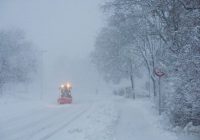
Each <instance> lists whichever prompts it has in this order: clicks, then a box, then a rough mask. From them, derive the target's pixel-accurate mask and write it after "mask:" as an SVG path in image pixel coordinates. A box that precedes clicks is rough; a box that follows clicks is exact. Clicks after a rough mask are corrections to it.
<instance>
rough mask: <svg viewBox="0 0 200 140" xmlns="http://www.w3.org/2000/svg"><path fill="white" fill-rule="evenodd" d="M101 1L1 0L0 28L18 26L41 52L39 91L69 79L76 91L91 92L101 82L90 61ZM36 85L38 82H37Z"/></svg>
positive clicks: (53, 89)
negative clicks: (41, 64) (40, 86)
mask: <svg viewBox="0 0 200 140" xmlns="http://www.w3.org/2000/svg"><path fill="white" fill-rule="evenodd" d="M101 3H102V0H10V1H8V0H1V1H0V21H1V22H0V28H1V29H16V28H20V29H21V30H24V31H25V33H26V38H28V40H30V41H31V42H32V43H33V44H34V46H35V47H37V48H38V49H39V50H41V51H42V56H41V57H42V59H43V62H42V63H43V66H42V70H41V71H40V74H41V75H40V78H39V80H38V82H40V83H41V84H42V89H43V92H44V93H45V94H46V92H47V91H50V90H51V91H56V90H57V88H58V86H59V84H61V83H62V82H64V81H71V82H72V83H73V86H74V90H75V91H76V92H80V91H84V92H95V91H96V89H97V88H98V87H99V86H100V85H99V84H100V83H101V84H103V82H102V81H101V79H100V76H99V75H98V74H97V72H96V70H95V68H93V66H92V64H91V63H90V59H89V55H90V52H91V51H92V50H93V46H94V42H95V37H96V35H97V34H98V32H99V30H100V28H101V27H102V24H103V23H102V17H101V11H100V8H99V6H100V4H101ZM38 84H39V83H38Z"/></svg>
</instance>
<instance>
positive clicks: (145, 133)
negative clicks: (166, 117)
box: [0, 95, 191, 140]
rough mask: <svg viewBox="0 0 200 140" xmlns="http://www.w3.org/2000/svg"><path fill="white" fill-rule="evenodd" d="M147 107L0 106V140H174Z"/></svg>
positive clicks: (108, 103) (116, 100)
mask: <svg viewBox="0 0 200 140" xmlns="http://www.w3.org/2000/svg"><path fill="white" fill-rule="evenodd" d="M88 97H89V96H88ZM150 104H151V103H150V102H148V101H147V100H145V99H137V100H136V101H133V100H128V99H124V98H121V97H112V96H102V95H101V96H100V95H98V96H96V95H95V96H91V97H90V98H88V99H86V100H81V99H80V100H77V101H75V102H74V103H73V104H71V105H57V104H55V103H52V104H51V103H48V104H46V103H42V102H34V101H32V102H24V103H16V104H15V105H11V104H1V107H0V111H1V114H0V140H66V139H68V140H149V139H152V140H178V138H177V136H176V135H175V134H174V133H172V132H168V131H166V130H163V128H162V125H161V124H160V121H159V120H158V116H157V115H156V114H155V112H154V110H153V109H152V108H151V105H150ZM186 140H191V139H186Z"/></svg>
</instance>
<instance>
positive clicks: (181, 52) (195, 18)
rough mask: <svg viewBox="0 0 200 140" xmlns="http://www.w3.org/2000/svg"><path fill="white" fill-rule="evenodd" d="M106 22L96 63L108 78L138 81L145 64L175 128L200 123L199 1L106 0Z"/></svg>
mask: <svg viewBox="0 0 200 140" xmlns="http://www.w3.org/2000/svg"><path fill="white" fill-rule="evenodd" d="M102 9H103V11H104V13H105V15H106V16H107V24H106V25H105V26H104V28H102V30H101V32H100V33H99V34H98V36H97V39H96V43H95V50H94V51H93V53H92V61H93V63H94V64H95V65H96V67H97V69H98V70H99V72H100V73H102V75H103V76H104V78H105V79H106V80H110V81H113V82H115V83H118V82H120V80H121V79H130V83H131V87H132V89H133V98H135V93H134V82H135V81H134V79H135V77H136V76H137V75H138V73H139V72H140V67H141V66H145V67H146V69H147V71H148V75H149V78H150V79H151V85H152V89H153V90H152V93H153V96H152V98H155V99H157V98H158V92H157V91H158V77H157V76H156V75H155V70H156V69H160V70H162V71H163V72H164V73H165V76H164V78H163V82H162V85H163V87H164V89H165V90H164V91H163V92H164V93H163V94H162V111H163V113H165V114H166V115H167V116H168V118H169V120H170V122H171V124H173V125H174V126H181V127H184V126H186V125H187V124H188V123H189V122H192V123H193V125H200V86H199V85H200V1H199V0H108V1H107V2H105V3H104V5H103V6H102Z"/></svg>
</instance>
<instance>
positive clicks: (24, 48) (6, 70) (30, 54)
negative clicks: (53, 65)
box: [0, 29, 38, 95]
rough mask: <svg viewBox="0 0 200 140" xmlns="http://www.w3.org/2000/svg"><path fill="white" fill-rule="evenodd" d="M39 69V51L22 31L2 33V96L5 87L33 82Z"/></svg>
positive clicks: (0, 51) (0, 68)
mask: <svg viewBox="0 0 200 140" xmlns="http://www.w3.org/2000/svg"><path fill="white" fill-rule="evenodd" d="M37 68H38V51H37V49H36V48H35V47H34V46H33V44H32V43H31V42H30V41H28V40H27V39H26V37H25V32H23V31H22V30H18V29H16V30H1V31H0V95H3V93H4V91H3V87H4V85H10V88H12V87H13V84H14V85H15V84H16V83H26V82H29V81H31V80H32V78H33V77H34V74H35V73H36V71H37Z"/></svg>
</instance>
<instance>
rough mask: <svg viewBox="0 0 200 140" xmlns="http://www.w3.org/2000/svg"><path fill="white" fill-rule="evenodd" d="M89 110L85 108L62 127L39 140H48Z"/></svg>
mask: <svg viewBox="0 0 200 140" xmlns="http://www.w3.org/2000/svg"><path fill="white" fill-rule="evenodd" d="M87 111H88V109H85V110H83V111H81V112H79V113H78V114H76V115H75V117H73V118H72V119H70V120H69V121H67V122H66V123H64V124H63V125H61V126H60V127H57V128H56V129H55V130H54V131H52V132H51V133H48V134H47V135H45V136H44V137H42V138H40V139H39V140H48V139H49V138H50V137H52V136H53V135H55V134H56V133H58V132H60V130H63V129H64V128H66V127H68V126H69V125H70V124H72V123H73V122H74V121H76V120H77V119H79V118H80V117H81V116H83V115H84V114H85V113H86V112H87Z"/></svg>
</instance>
